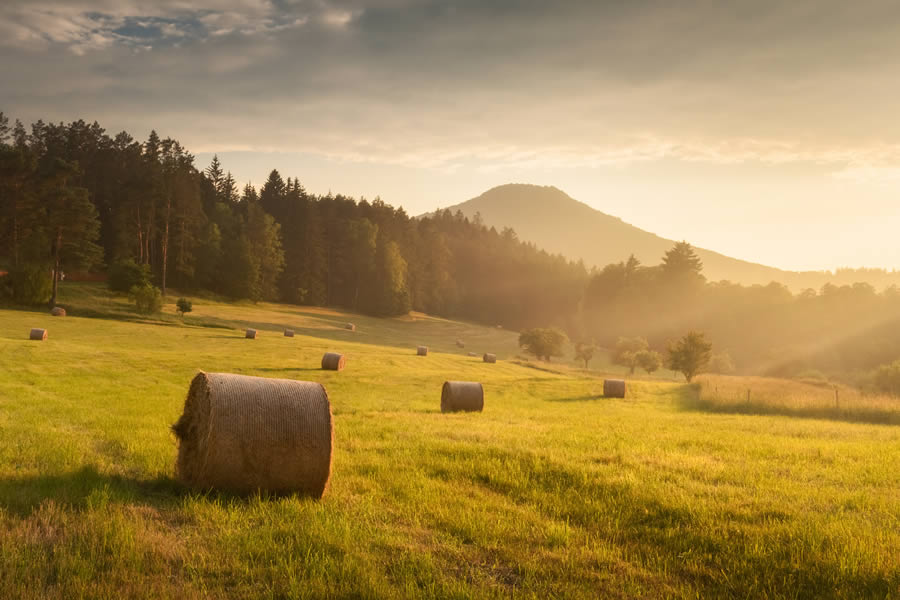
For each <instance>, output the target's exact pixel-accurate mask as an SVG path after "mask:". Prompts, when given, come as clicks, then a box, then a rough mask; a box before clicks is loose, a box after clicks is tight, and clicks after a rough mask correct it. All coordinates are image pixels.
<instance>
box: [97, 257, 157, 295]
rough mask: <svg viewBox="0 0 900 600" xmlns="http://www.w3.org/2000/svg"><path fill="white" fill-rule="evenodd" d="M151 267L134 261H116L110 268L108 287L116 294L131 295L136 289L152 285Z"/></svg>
mask: <svg viewBox="0 0 900 600" xmlns="http://www.w3.org/2000/svg"><path fill="white" fill-rule="evenodd" d="M150 276H151V273H150V265H139V264H137V263H136V262H134V260H132V259H130V258H129V259H128V260H120V261H116V262H115V263H113V264H112V265H111V266H110V267H109V281H108V282H107V285H108V286H109V289H111V290H112V291H114V292H123V293H131V289H132V288H134V287H143V286H146V285H149V284H150Z"/></svg>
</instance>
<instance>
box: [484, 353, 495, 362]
mask: <svg viewBox="0 0 900 600" xmlns="http://www.w3.org/2000/svg"><path fill="white" fill-rule="evenodd" d="M484 362H486V363H495V362H497V355H496V354H485V355H484Z"/></svg>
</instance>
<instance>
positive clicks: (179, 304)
mask: <svg viewBox="0 0 900 600" xmlns="http://www.w3.org/2000/svg"><path fill="white" fill-rule="evenodd" d="M175 308H177V309H178V312H180V313H181V316H182V317H183V316H184V314H185V313H189V312H191V311H192V310H194V305H193V304H191V301H190V300H188V299H187V298H179V299H178V300H177V301H176V302H175Z"/></svg>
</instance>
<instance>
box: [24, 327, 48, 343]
mask: <svg viewBox="0 0 900 600" xmlns="http://www.w3.org/2000/svg"><path fill="white" fill-rule="evenodd" d="M28 339H29V340H37V341H39V342H42V341H44V340H46V339H47V330H46V329H37V328H35V329H32V330H31V333H30V334H29V335H28Z"/></svg>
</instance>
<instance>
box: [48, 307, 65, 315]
mask: <svg viewBox="0 0 900 600" xmlns="http://www.w3.org/2000/svg"><path fill="white" fill-rule="evenodd" d="M50 314H51V315H53V316H54V317H64V316H66V309H64V308H63V307H62V306H54V307H53V308H51V309H50Z"/></svg>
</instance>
